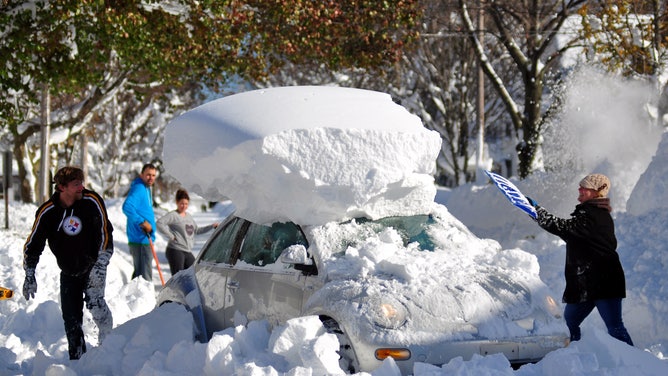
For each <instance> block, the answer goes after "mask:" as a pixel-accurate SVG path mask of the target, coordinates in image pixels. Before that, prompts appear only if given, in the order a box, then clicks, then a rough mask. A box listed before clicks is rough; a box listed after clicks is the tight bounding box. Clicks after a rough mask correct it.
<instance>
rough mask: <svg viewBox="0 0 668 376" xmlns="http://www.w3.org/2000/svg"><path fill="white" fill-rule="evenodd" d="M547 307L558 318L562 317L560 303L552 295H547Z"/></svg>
mask: <svg viewBox="0 0 668 376" xmlns="http://www.w3.org/2000/svg"><path fill="white" fill-rule="evenodd" d="M545 308H547V311H548V312H549V313H550V314H551V315H552V316H554V317H556V318H558V319H559V318H561V310H560V309H559V304H557V301H556V300H554V298H553V297H551V296H550V295H547V296H545Z"/></svg>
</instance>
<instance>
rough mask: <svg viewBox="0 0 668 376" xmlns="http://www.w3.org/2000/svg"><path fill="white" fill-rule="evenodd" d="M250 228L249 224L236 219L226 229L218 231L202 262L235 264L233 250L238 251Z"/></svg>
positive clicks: (202, 257)
mask: <svg viewBox="0 0 668 376" xmlns="http://www.w3.org/2000/svg"><path fill="white" fill-rule="evenodd" d="M248 226H249V222H247V221H245V220H243V219H241V218H234V219H232V220H231V221H230V222H228V223H226V224H225V228H223V229H222V230H221V231H216V233H215V234H214V237H213V238H212V239H211V241H210V242H209V244H208V246H207V248H206V249H205V250H204V253H203V254H202V256H201V258H200V260H202V261H209V262H215V263H221V262H222V263H227V264H234V262H235V261H236V260H234V255H235V253H234V252H233V250H235V249H238V243H239V242H240V241H241V239H242V236H243V234H244V232H245V230H246V229H247V228H248Z"/></svg>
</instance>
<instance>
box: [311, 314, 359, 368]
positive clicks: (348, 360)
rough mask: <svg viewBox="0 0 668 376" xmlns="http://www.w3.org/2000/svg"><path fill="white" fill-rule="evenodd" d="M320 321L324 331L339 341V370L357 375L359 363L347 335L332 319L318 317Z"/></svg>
mask: <svg viewBox="0 0 668 376" xmlns="http://www.w3.org/2000/svg"><path fill="white" fill-rule="evenodd" d="M320 321H322V325H323V326H324V327H325V330H327V333H330V334H334V335H335V336H336V338H337V339H338V340H339V351H337V352H338V353H339V356H340V358H339V366H340V367H341V369H342V370H343V371H345V372H348V373H349V374H354V373H357V371H358V370H359V368H360V367H359V362H358V361H357V356H356V355H355V349H353V346H352V344H351V343H350V339H349V338H348V335H347V334H346V333H344V332H343V330H342V329H341V327H340V326H339V323H338V322H336V320H334V319H333V318H331V317H327V316H320Z"/></svg>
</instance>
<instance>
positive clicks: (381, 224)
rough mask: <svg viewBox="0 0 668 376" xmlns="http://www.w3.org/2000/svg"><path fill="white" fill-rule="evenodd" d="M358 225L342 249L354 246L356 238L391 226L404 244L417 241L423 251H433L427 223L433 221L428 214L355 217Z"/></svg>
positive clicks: (379, 231)
mask: <svg viewBox="0 0 668 376" xmlns="http://www.w3.org/2000/svg"><path fill="white" fill-rule="evenodd" d="M355 222H357V223H358V224H359V225H360V226H359V228H358V230H357V232H355V233H353V235H350V236H349V237H348V238H347V239H346V240H345V243H344V244H342V251H344V250H345V249H346V248H347V247H348V246H356V243H357V240H359V239H360V238H365V237H366V236H368V235H369V234H370V233H371V232H373V233H376V234H379V233H381V232H383V231H384V230H385V229H387V228H390V227H391V228H393V229H394V230H396V231H397V233H398V234H399V235H400V236H401V239H402V242H403V244H404V246H407V245H408V244H410V243H418V244H419V248H420V249H421V250H423V251H433V250H434V242H433V241H432V239H431V237H430V236H429V233H428V231H427V230H428V228H429V225H431V224H433V223H434V218H433V217H432V216H430V215H413V216H407V217H386V218H381V219H377V220H370V219H367V218H357V219H355Z"/></svg>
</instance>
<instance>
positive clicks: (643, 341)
mask: <svg viewBox="0 0 668 376" xmlns="http://www.w3.org/2000/svg"><path fill="white" fill-rule="evenodd" d="M667 149H668V133H664V134H663V139H662V143H661V144H660V146H659V149H658V150H659V152H658V153H652V152H650V155H651V154H656V155H655V157H654V159H653V160H652V162H651V163H649V161H647V162H644V165H645V166H646V167H647V168H646V169H643V171H644V173H643V172H642V171H641V172H640V173H638V174H635V175H633V174H623V173H619V172H617V170H614V169H611V170H609V171H605V170H604V171H602V172H604V173H607V174H608V175H609V176H610V178H611V180H612V182H613V200H614V201H613V203H614V204H615V206H616V207H618V208H620V209H621V210H617V211H615V212H614V216H615V220H616V229H617V236H618V239H619V253H620V256H621V258H622V263H623V265H624V268H625V271H626V274H627V290H628V298H627V299H626V300H625V301H624V319H625V322H626V325H627V328H628V329H629V332H630V334H631V336H632V337H633V339H634V341H635V343H636V347H635V348H632V347H630V346H627V345H626V344H624V343H621V342H619V341H617V340H615V339H613V338H611V337H609V336H608V335H607V333H605V330H604V326H603V324H602V322H601V320H600V318H598V315H597V314H596V312H594V313H593V314H592V315H591V316H590V317H589V318H588V319H587V320H586V321H585V323H584V326H583V339H582V340H581V341H579V342H576V343H572V344H571V345H570V346H568V347H567V348H564V349H560V350H557V351H554V352H552V353H550V354H548V356H546V357H545V358H544V359H543V360H542V361H541V362H539V363H537V364H530V365H526V366H523V367H522V368H520V369H519V370H512V369H511V368H510V365H509V363H508V362H507V360H506V359H505V358H504V357H503V356H501V355H491V356H486V357H482V356H476V357H474V358H473V359H470V360H468V359H466V360H464V359H461V358H455V359H453V360H452V361H450V362H449V363H448V364H446V365H443V367H441V368H439V367H435V366H431V365H427V364H418V366H416V368H415V370H414V371H415V372H414V373H415V375H467V374H475V375H484V374H488V375H620V376H621V375H629V374H633V375H666V374H668V362H667V361H666V357H665V354H666V352H667V349H666V347H665V344H666V343H668V312H667V311H668V303H667V302H668V276H667V275H666V273H665V265H666V264H668V256H666V255H667V253H666V249H665V244H667V243H668V234H666V233H665V231H664V228H665V223H668V218H667V216H668V214H666V213H665V212H666V211H665V205H667V204H666V203H667V202H668V200H666V199H667V198H668V197H666V193H665V181H666V180H665V179H666V178H665V174H664V173H663V170H664V169H665V166H666V165H668V155H666V153H665V150H667ZM420 152H422V151H420V150H415V153H420ZM305 163H306V162H305ZM309 163H311V162H309ZM323 168H326V166H325V167H323ZM628 176H632V180H630V181H629V180H625V178H626V177H628ZM578 177H579V176H566V177H565V176H558V177H554V176H547V175H544V174H536V175H535V176H534V177H532V178H530V179H527V180H525V181H521V182H520V181H514V182H515V184H516V185H517V186H518V187H519V188H520V189H522V190H523V191H525V193H527V194H532V197H534V198H536V199H538V200H539V201H540V202H541V204H543V205H545V206H546V207H548V208H551V207H555V208H557V210H561V211H564V212H562V213H561V214H563V215H566V214H568V211H567V210H568V209H566V208H568V206H569V205H570V206H571V208H572V206H573V205H574V204H575V197H576V194H577V190H576V188H577V178H578ZM636 182H638V185H636ZM550 183H552V185H553V186H554V187H555V189H554V190H552V191H548V190H545V189H543V188H544V187H545V186H549V184H550ZM557 187H558V188H557ZM614 187H631V188H630V189H628V190H627V191H628V192H631V191H632V192H631V193H630V194H629V193H627V194H626V195H624V194H620V193H615V192H614ZM248 188H249V189H250V187H248ZM265 188H266V187H265ZM270 188H272V189H276V190H278V191H279V192H280V190H281V189H282V188H281V185H280V184H278V182H277V183H275V184H274V185H272V186H271V187H270ZM636 192H637V194H638V195H641V196H644V197H645V199H647V197H651V198H652V200H653V201H654V202H655V203H656V205H655V206H654V207H650V208H647V207H646V206H643V207H639V206H638V207H636V206H634V204H633V202H634V201H633V200H630V199H628V197H633V196H634V195H635V194H636ZM436 200H437V201H439V202H443V203H445V204H446V205H447V207H448V210H449V211H450V212H451V213H453V214H454V215H455V216H457V217H459V218H460V219H461V220H462V221H463V222H464V223H466V224H467V226H469V227H470V228H471V229H472V230H473V231H474V232H476V233H477V234H478V235H479V236H483V237H485V238H490V239H494V240H487V241H499V242H500V243H501V245H502V246H503V248H504V249H514V248H520V249H522V250H524V251H517V254H518V255H522V257H521V258H518V259H522V260H534V261H536V262H537V264H538V265H539V266H540V275H541V277H542V279H543V281H545V282H546V283H547V285H548V286H549V287H550V289H552V290H553V291H554V292H555V295H559V294H560V293H561V290H562V289H563V277H562V275H561V270H562V268H563V264H562V263H563V258H564V244H563V242H561V241H560V240H558V239H557V238H555V237H553V236H550V235H549V234H546V233H544V232H543V231H541V230H540V229H538V228H537V226H536V225H535V223H533V222H532V220H531V219H529V218H528V217H527V216H526V214H523V213H522V212H520V211H519V210H517V209H515V208H513V207H512V206H511V205H510V204H509V203H508V201H507V200H506V199H505V198H503V197H502V196H500V194H499V192H498V191H497V190H496V188H495V187H493V186H491V185H470V186H464V187H461V188H459V189H457V190H453V191H450V190H441V191H439V193H438V195H437V198H436ZM639 201H641V202H642V201H643V200H639ZM626 202H628V203H629V207H626V205H625V204H626ZM121 203H122V201H121V200H109V201H108V202H107V204H108V209H109V214H110V218H111V219H112V222H113V224H114V228H115V231H114V242H115V245H116V253H115V255H114V256H113V257H112V259H111V264H110V267H109V271H108V280H107V298H108V302H109V304H110V308H111V310H112V312H113V315H114V320H115V329H114V330H113V331H112V333H111V335H109V336H108V337H107V338H106V339H105V341H104V343H102V344H98V343H97V337H96V336H97V333H96V329H95V328H94V325H93V324H92V320H91V318H90V315H89V314H88V313H87V312H86V316H85V317H86V322H85V332H86V336H87V337H86V338H87V341H88V343H89V350H88V352H87V353H86V354H85V355H84V356H83V357H82V358H81V359H80V360H78V361H72V362H71V361H69V360H68V359H67V343H66V339H65V336H64V331H63V328H62V320H61V318H60V308H59V303H58V300H59V296H58V282H57V281H58V268H57V267H56V264H55V260H54V259H53V256H52V255H51V254H50V252H49V251H48V250H45V252H44V254H43V255H42V258H41V260H40V263H39V266H38V268H37V281H38V290H37V294H36V297H35V299H34V300H30V301H28V302H26V300H25V299H24V298H23V297H22V296H21V293H20V290H21V286H22V283H23V271H22V252H21V251H22V246H23V243H24V242H25V237H26V236H27V234H28V231H29V227H30V226H31V224H32V221H33V218H34V211H35V209H36V206H35V205H26V204H12V205H10V207H9V212H10V214H9V220H10V228H9V229H3V230H2V234H3V236H2V238H1V240H0V285H2V286H4V287H8V288H12V289H14V290H15V291H16V295H15V296H14V297H13V298H12V299H9V300H4V301H0V342H1V343H3V345H2V347H0V375H19V374H21V375H24V374H25V375H28V374H35V375H50V376H60V375H67V376H69V375H91V374H109V375H184V374H192V375H198V374H206V375H214V374H215V375H219V374H240V375H279V374H286V375H320V374H331V373H336V370H337V369H338V363H337V360H336V358H337V357H336V354H335V350H336V349H337V348H338V344H337V343H336V341H335V340H334V341H332V338H331V336H329V335H327V334H325V333H324V331H323V330H322V327H321V325H320V323H319V321H318V320H317V319H315V318H313V317H304V318H299V319H295V320H292V321H290V322H288V323H287V324H286V325H283V326H280V327H277V328H273V329H272V328H269V327H268V326H267V325H266V323H265V322H263V321H252V322H250V323H248V325H246V326H238V327H236V328H230V329H227V330H224V331H221V332H219V333H217V334H216V335H215V336H214V338H213V339H212V340H211V341H210V342H209V343H207V344H201V343H195V342H193V341H192V340H191V339H190V336H191V332H192V329H191V319H190V316H189V314H188V313H187V312H186V311H185V310H184V309H181V308H179V307H173V306H164V307H159V308H155V293H156V289H157V288H159V285H160V280H159V277H158V276H157V273H154V280H153V281H152V283H149V282H145V281H142V280H141V279H135V280H130V279H129V276H130V275H131V273H132V265H131V257H130V255H129V253H128V250H127V238H126V237H125V231H124V230H125V228H124V227H125V217H124V216H123V214H122V212H121ZM390 204H391V203H390ZM230 205H231V204H230V203H229V202H223V203H220V204H219V205H217V206H216V207H215V208H214V210H213V211H209V212H199V211H198V210H199V205H191V208H192V209H191V212H193V214H194V216H195V218H196V219H197V220H198V221H199V223H201V224H206V223H210V222H213V221H218V220H220V218H221V217H223V216H224V215H226V213H228V212H229V209H230ZM171 209H173V207H166V208H164V209H162V210H171ZM624 209H626V210H624ZM634 213H636V214H634ZM156 214H157V215H160V214H161V213H156ZM0 218H1V219H2V221H0V223H4V214H2V216H0ZM200 244H201V243H200ZM155 245H156V250H157V251H158V253H159V257H160V260H161V264H162V270H163V273H165V274H166V275H165V277H166V278H168V277H169V275H168V273H169V272H168V270H169V268H168V267H167V263H166V260H165V257H164V246H165V245H166V242H165V241H164V239H162V238H158V239H157V240H156V243H155ZM453 257H456V256H453ZM534 257H535V259H534ZM523 266H524V264H521V263H519V264H515V265H513V264H508V265H504V266H503V267H505V268H508V270H509V271H511V272H512V271H513V270H516V271H518V272H519V271H521V270H522V268H523ZM535 272H538V270H536V271H535ZM396 372H397V368H396V366H395V365H394V364H392V361H386V362H385V363H384V364H383V366H381V368H379V369H377V370H375V371H374V372H373V373H372V374H374V375H394V374H396Z"/></svg>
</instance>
